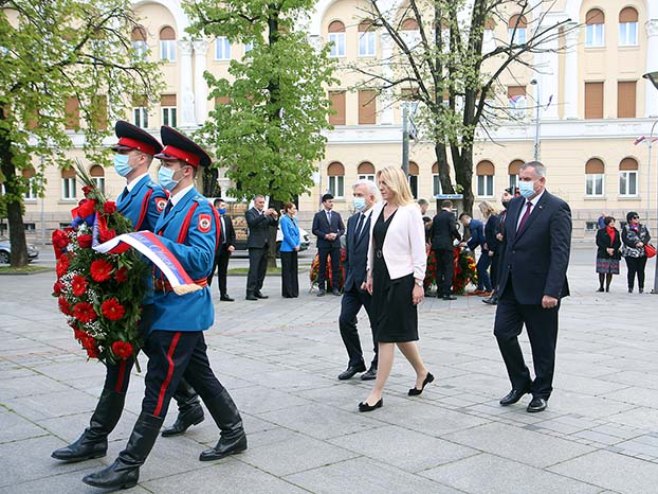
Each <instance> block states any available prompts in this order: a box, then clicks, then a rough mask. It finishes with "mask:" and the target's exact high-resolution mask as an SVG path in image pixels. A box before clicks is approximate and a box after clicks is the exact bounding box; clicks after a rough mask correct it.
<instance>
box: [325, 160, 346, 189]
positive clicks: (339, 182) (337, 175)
mask: <svg viewBox="0 0 658 494" xmlns="http://www.w3.org/2000/svg"><path fill="white" fill-rule="evenodd" d="M327 175H328V176H329V192H330V193H331V194H332V195H333V196H334V197H336V198H341V197H344V196H345V167H344V166H343V164H342V163H340V162H338V161H333V162H332V163H330V164H329V166H328V167H327Z"/></svg>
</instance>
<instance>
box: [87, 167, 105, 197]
mask: <svg viewBox="0 0 658 494" xmlns="http://www.w3.org/2000/svg"><path fill="white" fill-rule="evenodd" d="M89 176H90V177H91V179H92V180H93V181H94V183H95V184H96V188H97V189H98V190H100V191H101V192H103V193H104V192H105V168H103V167H102V166H100V165H94V166H92V167H91V168H90V169H89Z"/></svg>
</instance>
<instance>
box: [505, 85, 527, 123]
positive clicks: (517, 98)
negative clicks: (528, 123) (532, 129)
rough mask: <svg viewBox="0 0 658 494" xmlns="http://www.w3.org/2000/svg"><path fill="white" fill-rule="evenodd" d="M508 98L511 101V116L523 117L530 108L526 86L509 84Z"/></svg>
mask: <svg viewBox="0 0 658 494" xmlns="http://www.w3.org/2000/svg"><path fill="white" fill-rule="evenodd" d="M507 100H508V102H509V108H510V116H512V117H515V118H523V117H524V116H525V113H526V110H527V108H528V103H527V97H526V88H525V86H508V87H507Z"/></svg>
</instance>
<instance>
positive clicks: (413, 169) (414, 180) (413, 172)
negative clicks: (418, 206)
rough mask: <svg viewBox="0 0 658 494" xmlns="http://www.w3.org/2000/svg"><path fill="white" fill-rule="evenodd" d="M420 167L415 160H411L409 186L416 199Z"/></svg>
mask: <svg viewBox="0 0 658 494" xmlns="http://www.w3.org/2000/svg"><path fill="white" fill-rule="evenodd" d="M419 174H420V169H419V168H418V164H417V163H416V162H415V161H410V162H409V188H410V189H411V195H412V196H413V197H414V199H418V175H419Z"/></svg>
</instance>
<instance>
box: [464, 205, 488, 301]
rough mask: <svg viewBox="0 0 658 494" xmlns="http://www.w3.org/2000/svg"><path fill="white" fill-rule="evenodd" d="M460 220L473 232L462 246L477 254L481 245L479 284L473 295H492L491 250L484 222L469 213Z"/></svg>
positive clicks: (478, 270)
mask: <svg viewBox="0 0 658 494" xmlns="http://www.w3.org/2000/svg"><path fill="white" fill-rule="evenodd" d="M459 221H460V223H461V224H462V226H464V227H468V229H469V230H470V232H471V238H469V239H468V241H467V242H462V243H461V246H462V247H468V248H469V249H470V250H472V251H473V254H475V249H477V248H478V247H480V258H479V259H478V262H477V273H478V286H477V289H476V290H475V291H474V292H473V293H472V295H480V296H483V297H490V296H491V290H492V287H491V279H490V278H489V272H488V271H487V269H489V264H490V263H491V260H490V259H489V251H488V250H487V241H486V238H485V236H484V224H483V223H482V222H481V221H480V220H476V219H473V218H471V215H470V214H468V213H462V214H460V215H459Z"/></svg>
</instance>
